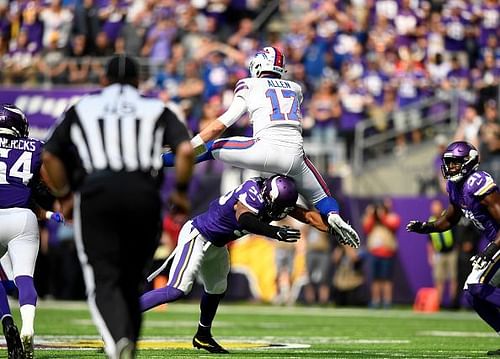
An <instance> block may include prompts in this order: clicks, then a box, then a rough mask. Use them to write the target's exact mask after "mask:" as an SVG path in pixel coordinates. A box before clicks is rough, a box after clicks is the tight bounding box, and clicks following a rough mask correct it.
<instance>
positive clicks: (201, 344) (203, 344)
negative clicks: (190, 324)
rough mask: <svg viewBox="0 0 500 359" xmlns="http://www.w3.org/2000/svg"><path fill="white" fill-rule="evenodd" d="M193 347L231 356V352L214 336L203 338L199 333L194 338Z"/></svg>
mask: <svg viewBox="0 0 500 359" xmlns="http://www.w3.org/2000/svg"><path fill="white" fill-rule="evenodd" d="M193 347H195V348H198V349H205V350H206V351H208V352H210V353H217V354H229V352H228V351H227V350H226V349H224V348H223V347H221V346H220V345H219V343H217V342H216V341H215V340H214V338H212V336H202V335H200V334H198V333H196V335H195V336H194V338H193Z"/></svg>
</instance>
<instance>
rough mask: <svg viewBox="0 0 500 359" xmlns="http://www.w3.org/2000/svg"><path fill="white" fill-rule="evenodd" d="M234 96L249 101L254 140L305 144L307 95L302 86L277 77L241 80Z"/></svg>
mask: <svg viewBox="0 0 500 359" xmlns="http://www.w3.org/2000/svg"><path fill="white" fill-rule="evenodd" d="M234 94H235V97H241V98H242V99H243V100H244V101H245V104H246V110H247V111H248V113H249V115H250V122H251V123H252V125H253V136H254V137H257V138H268V139H272V140H275V141H283V142H289V143H293V144H298V145H302V114H301V111H300V105H301V103H302V99H303V95H302V89H301V87H300V85H299V84H297V83H295V82H293V81H287V80H281V79H274V78H245V79H241V80H240V81H238V83H237V84H236V87H235V89H234Z"/></svg>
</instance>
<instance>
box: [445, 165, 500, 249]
mask: <svg viewBox="0 0 500 359" xmlns="http://www.w3.org/2000/svg"><path fill="white" fill-rule="evenodd" d="M447 190H448V194H449V196H450V202H451V203H453V204H454V205H455V206H457V207H459V208H460V209H461V210H462V213H463V215H464V216H465V217H466V218H468V219H470V220H471V222H472V223H473V224H474V226H475V227H476V228H477V229H479V230H481V231H482V232H484V234H485V236H486V238H487V239H488V240H489V241H494V240H495V239H496V236H497V232H498V229H499V227H500V225H499V224H498V223H497V221H496V220H495V219H494V218H493V217H492V216H491V215H490V213H489V212H488V210H487V209H486V208H485V207H484V206H483V205H482V204H481V199H482V198H484V196H485V195H487V194H490V193H492V192H495V191H498V186H497V185H496V184H495V181H494V180H493V177H491V175H490V174H489V173H487V172H484V171H476V172H473V173H472V174H471V175H470V176H469V177H467V178H466V179H465V180H464V181H462V182H459V183H455V182H451V181H448V184H447Z"/></svg>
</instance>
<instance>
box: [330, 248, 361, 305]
mask: <svg viewBox="0 0 500 359" xmlns="http://www.w3.org/2000/svg"><path fill="white" fill-rule="evenodd" d="M363 257H364V253H363V251H362V250H355V249H353V248H351V247H348V246H338V247H336V248H335V250H334V251H333V263H334V265H335V274H334V276H333V299H334V301H335V304H336V305H338V306H343V305H348V306H352V305H366V304H367V300H366V295H365V293H364V284H365V274H364V272H363V263H364V261H363Z"/></svg>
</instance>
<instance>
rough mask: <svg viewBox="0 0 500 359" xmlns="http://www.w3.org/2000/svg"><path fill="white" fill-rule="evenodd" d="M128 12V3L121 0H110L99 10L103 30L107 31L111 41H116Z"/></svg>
mask: <svg viewBox="0 0 500 359" xmlns="http://www.w3.org/2000/svg"><path fill="white" fill-rule="evenodd" d="M126 14H127V7H126V4H124V3H121V2H120V0H108V4H107V5H106V6H104V7H101V8H100V9H99V10H98V16H99V20H100V22H101V24H102V25H101V30H102V31H104V32H105V33H106V36H107V38H108V40H109V42H111V43H114V42H115V41H116V39H117V38H118V36H119V34H120V30H121V28H122V26H123V22H124V20H125V16H126Z"/></svg>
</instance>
